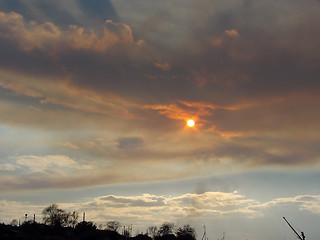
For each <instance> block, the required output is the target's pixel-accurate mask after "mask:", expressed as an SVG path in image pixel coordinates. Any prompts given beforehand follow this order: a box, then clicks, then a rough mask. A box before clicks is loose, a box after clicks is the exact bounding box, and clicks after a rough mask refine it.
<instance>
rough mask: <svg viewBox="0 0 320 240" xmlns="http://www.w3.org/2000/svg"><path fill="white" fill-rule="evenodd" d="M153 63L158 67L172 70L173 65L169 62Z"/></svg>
mask: <svg viewBox="0 0 320 240" xmlns="http://www.w3.org/2000/svg"><path fill="white" fill-rule="evenodd" d="M153 65H154V66H156V67H157V68H160V69H162V70H163V71H170V70H171V66H170V64H169V63H159V62H155V63H154V64H153Z"/></svg>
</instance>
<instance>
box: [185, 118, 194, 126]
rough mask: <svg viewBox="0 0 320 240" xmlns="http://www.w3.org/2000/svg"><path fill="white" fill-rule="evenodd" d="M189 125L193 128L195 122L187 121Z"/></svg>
mask: <svg viewBox="0 0 320 240" xmlns="http://www.w3.org/2000/svg"><path fill="white" fill-rule="evenodd" d="M187 125H188V127H193V126H194V121H193V120H192V119H189V120H188V121H187Z"/></svg>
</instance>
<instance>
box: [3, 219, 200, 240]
mask: <svg viewBox="0 0 320 240" xmlns="http://www.w3.org/2000/svg"><path fill="white" fill-rule="evenodd" d="M0 239H1V240H22V239H23V240H64V239H68V240H87V239H88V240H152V239H154V240H195V238H194V237H192V236H187V235H185V236H176V235H174V234H165V235H162V236H156V237H155V238H151V237H150V236H148V234H138V235H137V236H135V237H128V236H123V235H121V234H119V233H118V232H116V231H111V230H99V229H97V228H96V226H95V225H94V224H92V223H91V222H81V223H78V224H77V226H76V227H75V228H72V227H61V226H59V227H56V226H54V227H53V226H49V225H45V224H42V223H29V222H26V223H24V224H22V225H21V226H11V225H6V224H0Z"/></svg>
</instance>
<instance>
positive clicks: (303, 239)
mask: <svg viewBox="0 0 320 240" xmlns="http://www.w3.org/2000/svg"><path fill="white" fill-rule="evenodd" d="M283 219H284V220H285V221H286V223H287V224H288V225H289V227H290V228H291V229H292V230H293V231H294V233H295V234H296V235H297V237H298V238H299V239H300V240H305V239H306V237H305V236H304V233H303V232H301V236H302V237H301V236H300V235H299V234H298V233H297V231H296V230H295V229H294V228H293V227H292V226H291V224H290V223H289V222H288V221H287V219H286V218H285V217H283Z"/></svg>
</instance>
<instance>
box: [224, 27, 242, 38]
mask: <svg viewBox="0 0 320 240" xmlns="http://www.w3.org/2000/svg"><path fill="white" fill-rule="evenodd" d="M224 32H225V34H227V35H228V36H230V37H234V38H237V37H239V36H240V34H239V32H238V31H237V30H236V29H230V30H225V31H224Z"/></svg>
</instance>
